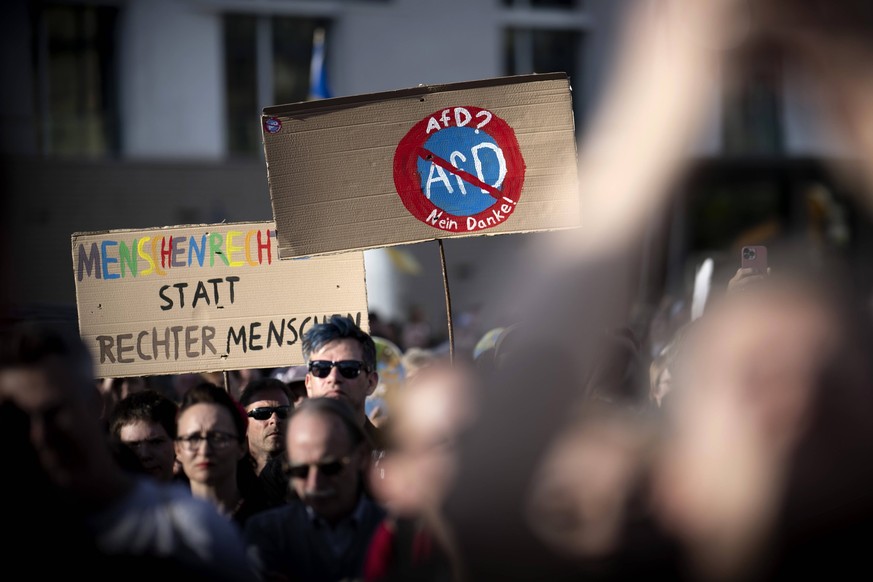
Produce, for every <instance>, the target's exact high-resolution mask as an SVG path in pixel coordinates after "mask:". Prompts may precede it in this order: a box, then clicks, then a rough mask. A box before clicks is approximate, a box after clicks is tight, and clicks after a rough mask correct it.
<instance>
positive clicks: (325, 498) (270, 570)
mask: <svg viewBox="0 0 873 582" xmlns="http://www.w3.org/2000/svg"><path fill="white" fill-rule="evenodd" d="M285 455H286V460H285V463H284V464H283V471H284V474H285V478H286V479H287V480H288V482H289V483H290V485H291V487H292V488H293V490H294V492H295V493H296V496H297V498H296V499H293V500H291V501H290V502H288V503H287V504H285V505H283V506H282V507H279V508H276V509H272V510H268V511H265V512H263V513H260V514H258V515H255V516H252V517H251V518H249V521H248V522H246V526H245V540H246V547H247V553H248V556H249V558H250V560H251V563H252V566H253V568H254V569H255V570H256V571H257V572H258V573H259V574H260V575H261V577H262V579H263V580H307V581H310V582H319V581H325V582H332V581H337V580H346V579H360V578H361V577H362V575H363V568H364V561H365V558H366V554H367V550H368V548H369V544H370V541H371V539H372V536H373V533H374V532H375V531H376V528H377V526H378V525H379V524H380V523H381V522H382V520H383V519H384V518H385V515H386V514H385V510H384V509H383V508H382V507H380V506H379V505H378V504H377V503H375V502H374V501H373V499H372V498H371V497H370V496H369V495H368V494H367V492H366V490H365V486H364V473H365V471H366V470H367V468H368V466H369V462H370V447H369V445H368V443H367V438H366V435H365V434H364V431H363V430H362V429H361V427H360V425H359V420H358V418H357V415H356V414H355V411H354V410H353V409H352V408H351V407H350V406H349V405H348V404H347V402H346V401H345V400H343V399H339V398H326V397H320V398H319V397H316V398H308V399H306V400H304V402H303V403H302V404H301V405H300V406H299V407H297V408H295V409H293V410H292V412H291V415H290V416H289V417H288V425H287V430H286V438H285Z"/></svg>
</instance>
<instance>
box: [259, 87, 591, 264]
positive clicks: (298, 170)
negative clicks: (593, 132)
mask: <svg viewBox="0 0 873 582" xmlns="http://www.w3.org/2000/svg"><path fill="white" fill-rule="evenodd" d="M262 133H263V138H264V152H265V155H266V161H267V178H268V181H269V188H270V198H271V201H272V205H273V217H274V219H275V221H276V225H277V228H278V235H277V236H278V239H279V256H280V258H282V259H285V258H292V257H300V256H308V255H318V254H328V253H335V252H340V251H345V250H349V249H369V248H376V247H384V246H391V245H398V244H407V243H414V242H421V241H426V240H434V239H438V238H453V237H463V236H480V235H494V234H509V233H521V232H531V231H540V230H556V229H562V228H571V227H575V226H578V225H579V194H578V187H577V164H576V135H575V127H574V120H573V110H572V103H571V89H570V83H569V79H568V77H567V75H565V74H563V73H553V74H547V75H521V76H516V77H503V78H497V79H489V80H484V81H474V82H469V83H457V84H450V85H441V86H420V87H417V88H414V89H406V90H402V91H393V92H388V93H376V94H372V95H362V96H355V97H342V98H336V99H325V100H320V101H312V102H303V103H297V104H292V105H284V106H276V107H268V108H266V109H264V111H263V118H262Z"/></svg>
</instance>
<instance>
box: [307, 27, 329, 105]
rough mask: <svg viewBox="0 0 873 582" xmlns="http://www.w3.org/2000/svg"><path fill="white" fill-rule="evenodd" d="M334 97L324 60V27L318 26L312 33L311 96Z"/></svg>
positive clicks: (320, 97) (317, 97)
mask: <svg viewBox="0 0 873 582" xmlns="http://www.w3.org/2000/svg"><path fill="white" fill-rule="evenodd" d="M330 97H333V94H332V93H331V91H330V87H328V84H327V67H325V62H324V29H323V28H316V29H315V33H314V34H313V35H312V61H311V62H310V65H309V98H310V99H329V98H330Z"/></svg>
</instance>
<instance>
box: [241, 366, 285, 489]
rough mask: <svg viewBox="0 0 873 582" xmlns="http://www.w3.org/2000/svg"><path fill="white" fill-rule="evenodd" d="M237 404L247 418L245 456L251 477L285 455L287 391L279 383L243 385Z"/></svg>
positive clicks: (257, 381)
mask: <svg viewBox="0 0 873 582" xmlns="http://www.w3.org/2000/svg"><path fill="white" fill-rule="evenodd" d="M239 403H240V404H241V405H242V406H243V407H244V408H245V410H246V414H247V415H248V417H249V424H248V427H247V428H246V438H247V440H248V447H249V454H250V455H251V458H252V463H253V466H254V469H255V474H256V475H260V474H261V471H263V470H264V467H265V466H266V465H267V462H268V461H269V460H270V459H272V458H281V456H282V453H284V452H285V435H284V428H285V419H286V418H288V413H289V412H290V410H291V399H290V398H289V397H288V387H287V386H286V385H285V383H284V382H282V381H281V380H276V379H274V378H261V379H260V380H255V381H254V382H250V383H248V384H247V385H246V387H245V388H244V389H243V391H242V394H240V397H239Z"/></svg>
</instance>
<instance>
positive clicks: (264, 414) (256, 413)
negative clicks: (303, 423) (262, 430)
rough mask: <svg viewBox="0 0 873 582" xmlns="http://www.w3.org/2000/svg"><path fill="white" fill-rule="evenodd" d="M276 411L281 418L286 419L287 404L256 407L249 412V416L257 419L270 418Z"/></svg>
mask: <svg viewBox="0 0 873 582" xmlns="http://www.w3.org/2000/svg"><path fill="white" fill-rule="evenodd" d="M274 412H275V413H276V417H277V418H278V419H279V420H285V419H286V418H288V407H287V406H275V407H264V408H255V409H254V410H251V411H250V412H249V418H254V419H255V420H269V419H270V417H271V416H273V413H274Z"/></svg>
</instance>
